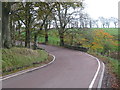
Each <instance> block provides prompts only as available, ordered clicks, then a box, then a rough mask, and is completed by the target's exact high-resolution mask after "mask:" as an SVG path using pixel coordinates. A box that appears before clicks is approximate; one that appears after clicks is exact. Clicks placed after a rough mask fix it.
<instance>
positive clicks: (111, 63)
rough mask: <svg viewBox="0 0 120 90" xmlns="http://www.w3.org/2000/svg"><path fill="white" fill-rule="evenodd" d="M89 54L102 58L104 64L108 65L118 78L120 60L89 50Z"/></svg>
mask: <svg viewBox="0 0 120 90" xmlns="http://www.w3.org/2000/svg"><path fill="white" fill-rule="evenodd" d="M89 54H91V55H93V56H95V57H97V58H99V59H100V60H102V61H103V62H104V63H105V64H106V66H107V67H109V70H110V72H112V73H113V74H115V75H117V76H118V78H120V72H119V70H120V67H119V65H120V62H119V60H116V59H113V58H110V57H106V56H103V55H100V54H98V53H94V52H89Z"/></svg>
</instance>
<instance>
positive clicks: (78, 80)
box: [2, 45, 102, 88]
mask: <svg viewBox="0 0 120 90" xmlns="http://www.w3.org/2000/svg"><path fill="white" fill-rule="evenodd" d="M40 46H41V47H43V48H45V49H46V50H47V51H48V52H49V53H51V54H53V55H55V57H56V60H55V61H54V62H53V63H52V64H50V65H49V66H47V67H44V68H41V69H39V70H35V71H33V72H30V73H25V74H23V75H19V76H16V77H13V78H10V79H7V80H4V81H3V82H2V86H3V88H88V87H89V85H90V84H91V81H92V80H93V78H94V76H95V74H96V71H97V69H98V62H97V60H96V59H95V58H93V57H90V56H89V55H87V54H85V53H84V52H80V51H75V50H70V49H66V48H62V47H55V46H46V45H40ZM101 72H102V67H101V68H100V70H99V73H98V75H97V78H96V79H95V82H94V83H93V88H97V85H98V82H99V79H100V76H101Z"/></svg>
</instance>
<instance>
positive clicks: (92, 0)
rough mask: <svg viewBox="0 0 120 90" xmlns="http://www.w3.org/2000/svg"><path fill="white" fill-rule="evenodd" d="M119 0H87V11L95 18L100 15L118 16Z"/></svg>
mask: <svg viewBox="0 0 120 90" xmlns="http://www.w3.org/2000/svg"><path fill="white" fill-rule="evenodd" d="M119 1H120V0H85V11H86V12H87V13H88V14H89V15H90V17H92V18H94V19H97V18H98V17H100V16H103V17H105V18H109V17H116V18H118V2H119Z"/></svg>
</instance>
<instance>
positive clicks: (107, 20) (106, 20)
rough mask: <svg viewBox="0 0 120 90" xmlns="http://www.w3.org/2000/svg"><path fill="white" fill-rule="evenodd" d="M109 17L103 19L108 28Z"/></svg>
mask: <svg viewBox="0 0 120 90" xmlns="http://www.w3.org/2000/svg"><path fill="white" fill-rule="evenodd" d="M110 21H111V20H110V19H109V18H106V19H105V24H106V26H107V27H108V28H109V26H110Z"/></svg>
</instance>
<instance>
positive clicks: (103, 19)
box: [99, 17, 106, 28]
mask: <svg viewBox="0 0 120 90" xmlns="http://www.w3.org/2000/svg"><path fill="white" fill-rule="evenodd" d="M99 20H100V22H101V23H102V26H103V28H105V24H106V22H105V18H104V17H99Z"/></svg>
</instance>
